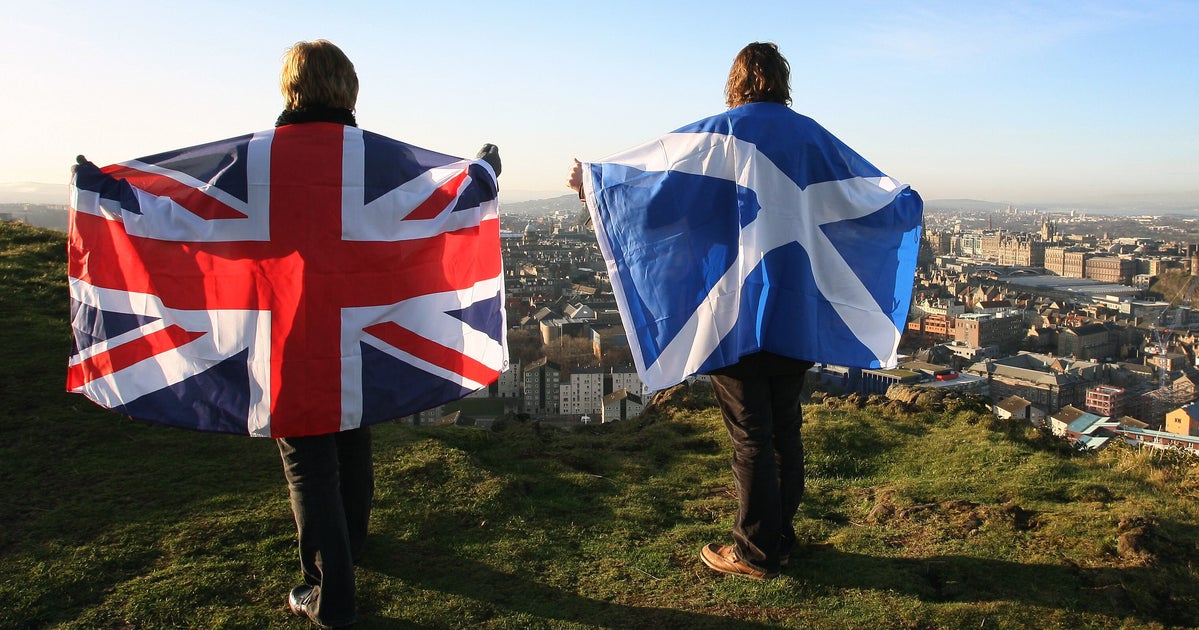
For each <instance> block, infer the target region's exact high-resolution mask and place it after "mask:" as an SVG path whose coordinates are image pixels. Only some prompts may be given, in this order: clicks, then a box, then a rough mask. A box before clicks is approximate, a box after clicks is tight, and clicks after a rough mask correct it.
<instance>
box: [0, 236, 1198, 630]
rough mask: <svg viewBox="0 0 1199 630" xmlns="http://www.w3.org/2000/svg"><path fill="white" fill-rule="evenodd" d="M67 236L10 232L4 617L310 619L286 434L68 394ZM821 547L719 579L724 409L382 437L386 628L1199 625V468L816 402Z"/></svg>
mask: <svg viewBox="0 0 1199 630" xmlns="http://www.w3.org/2000/svg"><path fill="white" fill-rule="evenodd" d="M64 250H65V247H64V242H63V235H61V234H58V233H53V232H49V231H44V230H38V229H33V228H29V227H27V226H21V225H17V224H0V318H2V321H0V401H2V402H0V522H2V523H4V526H3V527H2V528H0V559H2V560H3V562H0V597H2V598H3V599H2V601H4V602H5V605H4V606H2V607H0V627H5V628H8V627H62V628H97V627H98V628H126V627H129V628H159V627H227V628H299V627H305V626H304V624H302V623H301V622H300V621H298V620H296V619H295V618H293V617H290V616H289V614H288V612H287V609H286V606H285V604H284V596H285V594H286V593H287V591H288V589H290V588H291V587H292V586H294V584H295V582H296V580H297V579H298V576H299V572H298V566H297V562H296V559H295V552H294V548H293V546H294V537H295V530H294V525H293V522H292V520H291V514H290V512H289V509H288V503H287V497H286V495H287V492H286V487H285V484H284V482H283V479H282V474H281V470H280V463H279V459H278V454H277V452H276V449H275V446H274V444H273V443H272V442H271V441H269V440H255V439H250V438H242V437H237V436H223V435H207V434H199V433H190V432H185V431H179V430H174V429H169V428H164V427H157V426H146V425H143V424H140V423H136V422H132V421H129V420H127V419H124V418H121V417H119V416H117V415H115V414H112V413H110V412H107V411H104V410H102V409H99V408H98V407H96V406H95V405H93V404H91V403H90V402H88V401H86V400H85V399H83V398H82V397H79V396H73V395H69V394H66V393H64V392H63V382H64V373H65V361H66V356H67V353H68V350H69V347H70V343H71V341H70V336H69V327H68V323H67V317H68V313H67V311H68V309H67V299H66V281H65V277H64V270H63V255H64ZM805 414H806V416H805V429H804V436H805V444H806V447H807V450H808V471H809V475H808V494H807V498H806V500H805V502H804V505H803V513H802V515H801V517H800V518H799V520H798V522H797V526H798V529H799V532H800V537H801V542H802V546H801V548H800V550H799V551H798V552H797V553H796V555H795V556H794V557H793V559H792V562H791V563H790V565H789V566H788V567H787V568H786V570H785V571H784V573H783V575H782V576H781V577H780V578H778V579H776V580H773V581H769V582H752V581H748V580H742V579H739V578H735V577H726V576H720V575H717V574H715V573H713V572H711V571H709V570H707V569H706V568H704V567H703V566H702V564H701V563H700V562H699V559H698V552H699V549H700V547H701V546H702V545H703V544H705V543H708V542H726V541H727V540H728V539H729V538H728V536H729V534H728V532H729V527H730V524H731V519H732V515H733V510H734V505H735V504H734V500H733V498H732V477H731V473H730V472H729V470H728V459H729V452H728V446H727V444H726V440H727V438H726V436H725V435H724V431H723V428H722V427H721V424H720V419H719V414H718V412H717V411H716V409H715V407H714V405H713V401H712V398H711V394H710V392H709V391H706V390H704V389H702V388H699V387H696V388H692V389H687V388H680V389H676V390H673V391H670V392H668V393H666V394H665V395H663V396H661V397H660V400H659V402H658V404H657V405H656V407H655V409H654V410H652V411H651V412H649V413H647V414H646V416H645V417H643V418H642V419H640V420H639V421H630V422H624V423H619V424H613V425H602V426H595V425H590V426H586V427H580V428H579V429H577V430H574V431H562V430H557V429H552V428H549V427H545V426H541V425H539V424H537V423H535V422H525V423H521V422H517V421H515V420H510V421H507V422H504V423H501V424H500V426H498V427H497V428H496V430H493V431H482V430H477V429H469V428H460V427H440V428H435V427H412V426H406V425H399V424H387V425H383V426H381V427H379V428H378V429H377V430H376V433H375V435H376V454H375V460H376V471H377V477H378V478H377V484H378V496H377V499H376V509H375V514H374V518H373V521H372V523H371V537H370V540H369V550H368V557H367V559H366V560H365V562H364V564H363V566H361V567H360V568H359V600H360V604H361V609H362V611H361V612H362V614H361V618H362V622H361V624H360V627H363V628H397V627H398V628H440V627H481V628H596V627H598V628H642V627H661V628H676V627H680V628H683V627H685V628H702V627H712V628H765V627H791V628H862V627H870V628H958V627H972V628H978V627H982V628H996V627H998V628H1024V627H1037V628H1079V627H1093V628H1159V627H1174V626H1177V627H1194V626H1197V625H1199V576H1197V575H1196V571H1195V566H1196V564H1197V563H1199V562H1197V561H1199V526H1197V525H1196V523H1199V469H1197V467H1196V462H1195V460H1193V459H1187V458H1185V457H1178V456H1172V455H1169V454H1152V453H1139V452H1135V451H1132V450H1129V449H1125V448H1114V449H1110V450H1108V451H1105V452H1103V453H1100V454H1077V453H1073V452H1070V451H1069V450H1068V449H1065V448H1063V446H1062V445H1061V443H1060V442H1058V441H1057V440H1055V439H1052V438H1047V437H1045V436H1043V435H1040V434H1038V433H1036V432H1034V431H1032V430H1030V429H1028V428H1026V427H1024V426H1020V425H1009V424H1006V423H1002V422H998V421H995V420H994V419H993V418H991V417H990V416H989V415H988V414H987V412H986V408H985V406H984V405H982V404H981V403H980V402H979V401H978V400H975V399H968V398H953V397H951V398H941V397H939V396H935V395H932V394H924V395H923V396H921V397H919V398H915V399H914V400H913V401H912V402H910V403H905V402H900V401H898V400H886V399H880V398H875V399H871V400H864V399H861V398H860V397H848V398H826V397H823V396H822V395H820V394H816V395H815V396H813V398H812V401H811V402H810V403H809V404H807V405H805Z"/></svg>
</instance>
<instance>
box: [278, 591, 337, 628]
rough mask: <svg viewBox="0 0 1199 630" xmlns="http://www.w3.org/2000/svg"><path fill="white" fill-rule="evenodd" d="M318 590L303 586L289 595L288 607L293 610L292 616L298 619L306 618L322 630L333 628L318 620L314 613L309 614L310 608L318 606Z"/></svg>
mask: <svg viewBox="0 0 1199 630" xmlns="http://www.w3.org/2000/svg"><path fill="white" fill-rule="evenodd" d="M316 595H317V593H316V588H315V587H313V586H309V585H308V584H301V585H299V586H297V587H295V588H293V589H291V592H290V593H288V594H287V607H288V608H290V609H291V614H293V615H295V616H297V617H306V618H307V619H308V620H309V621H311V622H312V623H314V624H316V625H318V626H320V627H321V628H332V627H333V626H326V625H325V624H323V623H321V622H319V621H317V620H316V618H315V617H313V616H312V613H310V612H308V608H309V607H310V606H313V605H315V604H316Z"/></svg>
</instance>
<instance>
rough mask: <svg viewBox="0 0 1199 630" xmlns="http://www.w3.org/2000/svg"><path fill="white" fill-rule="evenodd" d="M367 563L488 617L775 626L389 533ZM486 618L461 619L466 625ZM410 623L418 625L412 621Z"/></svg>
mask: <svg viewBox="0 0 1199 630" xmlns="http://www.w3.org/2000/svg"><path fill="white" fill-rule="evenodd" d="M370 544H371V551H370V554H369V555H370V559H369V560H368V561H367V563H366V566H367V567H369V568H370V569H373V570H375V571H378V572H379V573H382V574H384V575H388V576H391V577H393V578H397V579H400V580H403V581H404V582H406V583H408V584H411V585H413V586H416V587H419V588H422V589H427V590H431V591H437V592H439V593H443V594H447V595H455V596H459V597H463V598H466V599H469V600H472V601H473V602H474V603H475V604H477V605H478V607H479V608H480V610H479V611H477V612H479V613H480V614H484V615H489V616H491V617H492V618H495V617H502V616H504V615H508V614H510V615H527V616H531V617H536V618H537V619H539V620H544V621H547V622H551V623H553V622H567V623H576V624H582V625H586V626H595V627H602V628H730V629H734V630H736V629H743V630H751V629H759V628H761V629H765V628H773V627H775V626H772V625H769V624H764V623H757V622H752V621H743V620H739V619H732V618H729V617H723V616H719V615H707V614H703V613H696V612H690V611H685V610H675V609H670V608H652V607H645V606H630V605H624V604H617V603H612V602H607V601H601V600H598V599H591V598H589V597H585V596H583V595H580V594H578V593H575V592H572V591H569V590H564V589H561V588H558V587H554V586H549V585H546V584H543V583H541V582H539V581H538V580H537V576H536V574H534V573H533V572H524V571H519V572H513V573H507V572H503V571H498V570H496V569H495V568H494V567H492V566H489V565H488V564H486V563H483V562H480V561H477V560H470V559H463V558H460V557H456V556H452V555H450V554H447V553H446V552H445V551H444V550H441V549H437V548H429V547H421V546H419V545H415V544H412V543H407V542H403V541H398V540H396V539H392V538H388V537H383V536H380V537H372V538H371V541H370ZM363 612H364V613H365V614H363V615H362V618H363V621H365V622H366V625H371V624H372V622H373V623H374V624H375V625H380V626H382V625H385V624H397V623H405V622H404V621H403V620H396V619H383V618H375V619H372V618H371V617H372V615H371V611H369V610H366V611H363ZM483 621H486V619H483V618H480V619H462V620H461V623H463V624H464V625H467V624H470V623H471V622H483ZM413 627H419V625H416V624H414V625H413Z"/></svg>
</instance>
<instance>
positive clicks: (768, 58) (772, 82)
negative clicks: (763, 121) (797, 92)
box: [724, 42, 791, 109]
mask: <svg viewBox="0 0 1199 630" xmlns="http://www.w3.org/2000/svg"><path fill="white" fill-rule="evenodd" d="M724 102H725V104H726V105H728V106H729V109H732V108H734V107H740V106H742V105H745V104H747V103H761V102H769V103H782V104H783V105H790V104H791V64H789V63H787V59H786V58H785V57H783V54H782V53H780V52H779V47H778V46H777V45H775V44H773V43H770V42H754V43H752V44H750V45H748V46H746V47H745V48H742V49H741V52H739V53H737V57H736V59H733V67H732V68H731V69H730V70H729V79H728V82H727V83H725V86H724Z"/></svg>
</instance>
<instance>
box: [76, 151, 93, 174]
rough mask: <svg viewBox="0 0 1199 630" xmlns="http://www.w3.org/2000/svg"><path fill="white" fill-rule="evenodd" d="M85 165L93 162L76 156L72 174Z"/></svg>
mask: <svg viewBox="0 0 1199 630" xmlns="http://www.w3.org/2000/svg"><path fill="white" fill-rule="evenodd" d="M84 164H91V162H90V161H88V159H87V158H85V157H83V156H82V155H76V156H75V163H74V164H72V165H71V172H72V173H74V172H75V169H77V168H79V167H80V166H83V165H84ZM93 166H95V165H94V164H93Z"/></svg>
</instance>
